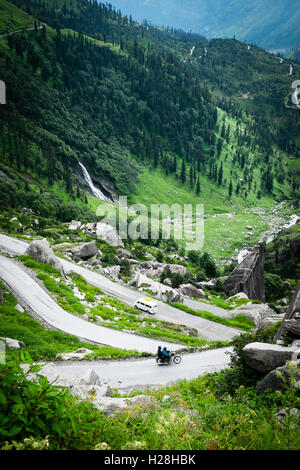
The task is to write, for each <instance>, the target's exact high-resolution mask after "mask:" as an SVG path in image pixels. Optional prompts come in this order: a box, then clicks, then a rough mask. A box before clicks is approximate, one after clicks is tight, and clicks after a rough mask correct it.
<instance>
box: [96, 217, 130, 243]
mask: <svg viewBox="0 0 300 470" xmlns="http://www.w3.org/2000/svg"><path fill="white" fill-rule="evenodd" d="M96 235H97V238H99V239H100V240H103V241H105V242H106V243H108V244H109V245H111V246H121V247H122V248H124V243H123V241H122V238H121V237H120V236H119V234H118V232H117V231H116V229H115V228H114V227H112V226H111V225H107V224H104V223H102V222H98V223H97V224H96Z"/></svg>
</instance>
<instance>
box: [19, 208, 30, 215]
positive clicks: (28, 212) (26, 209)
mask: <svg viewBox="0 0 300 470" xmlns="http://www.w3.org/2000/svg"><path fill="white" fill-rule="evenodd" d="M21 212H22V214H33V210H32V209H28V208H27V207H23V209H21Z"/></svg>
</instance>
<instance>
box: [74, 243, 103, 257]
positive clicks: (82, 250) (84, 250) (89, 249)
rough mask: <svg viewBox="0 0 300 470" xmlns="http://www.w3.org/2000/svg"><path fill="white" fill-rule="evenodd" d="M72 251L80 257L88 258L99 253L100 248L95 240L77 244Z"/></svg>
mask: <svg viewBox="0 0 300 470" xmlns="http://www.w3.org/2000/svg"><path fill="white" fill-rule="evenodd" d="M71 251H72V254H73V256H78V258H81V259H83V260H87V259H89V258H92V256H95V255H96V254H98V248H97V244H96V242H95V241H93V242H88V243H84V244H83V245H79V246H76V247H75V248H73V249H72V250H71Z"/></svg>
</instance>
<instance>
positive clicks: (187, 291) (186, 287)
mask: <svg viewBox="0 0 300 470" xmlns="http://www.w3.org/2000/svg"><path fill="white" fill-rule="evenodd" d="M178 290H179V292H180V293H181V294H182V295H186V296H187V297H191V298H195V299H206V295H205V294H204V292H203V290H202V289H197V287H195V286H193V284H181V285H180V286H179V288H178Z"/></svg>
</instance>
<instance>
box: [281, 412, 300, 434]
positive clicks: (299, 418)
mask: <svg viewBox="0 0 300 470" xmlns="http://www.w3.org/2000/svg"><path fill="white" fill-rule="evenodd" d="M288 416H290V417H291V418H292V419H293V421H294V422H292V423H291V424H290V427H291V429H295V428H296V427H298V426H299V424H300V410H299V409H298V408H291V409H290V410H289V411H288V410H284V409H282V410H280V411H278V413H276V415H275V417H276V419H277V421H278V423H279V424H283V421H284V419H285V418H287V417H288Z"/></svg>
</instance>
